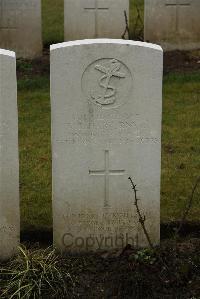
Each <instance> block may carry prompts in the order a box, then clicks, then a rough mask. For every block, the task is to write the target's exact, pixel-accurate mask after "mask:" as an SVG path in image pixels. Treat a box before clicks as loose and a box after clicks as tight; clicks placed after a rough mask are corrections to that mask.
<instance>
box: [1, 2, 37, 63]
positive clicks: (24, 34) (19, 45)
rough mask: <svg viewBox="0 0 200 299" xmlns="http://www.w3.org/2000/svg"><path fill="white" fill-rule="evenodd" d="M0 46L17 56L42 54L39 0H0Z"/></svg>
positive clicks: (27, 56) (32, 56) (28, 56)
mask: <svg viewBox="0 0 200 299" xmlns="http://www.w3.org/2000/svg"><path fill="white" fill-rule="evenodd" d="M0 47H1V48H5V49H8V50H13V51H15V52H16V54H17V57H23V58H34V57H38V56H40V55H41V54H42V29H41V0H0Z"/></svg>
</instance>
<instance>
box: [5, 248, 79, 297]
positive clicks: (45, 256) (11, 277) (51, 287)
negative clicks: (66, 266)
mask: <svg viewBox="0 0 200 299" xmlns="http://www.w3.org/2000/svg"><path fill="white" fill-rule="evenodd" d="M72 289H73V282H72V279H71V277H70V275H69V273H68V272H66V271H65V273H63V271H62V269H61V267H60V259H59V257H58V255H56V253H55V250H52V249H51V248H47V249H45V250H44V249H32V250H28V249H26V248H22V247H20V248H19V253H18V255H17V256H16V257H14V258H13V259H12V260H10V261H9V262H8V263H7V264H5V265H3V266H2V267H1V268H0V296H1V299H7V298H10V299H11V298H21V299H23V298H24V299H29V298H30V299H32V298H35V299H36V298H69V296H68V295H69V290H70V294H71V293H72V292H73V291H72ZM44 295H45V297H44Z"/></svg>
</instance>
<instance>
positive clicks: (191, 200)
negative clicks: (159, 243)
mask: <svg viewBox="0 0 200 299" xmlns="http://www.w3.org/2000/svg"><path fill="white" fill-rule="evenodd" d="M199 184H200V177H198V178H197V180H196V183H195V184H194V186H193V188H192V193H191V195H190V197H189V199H188V204H187V205H186V208H185V211H184V213H183V216H182V219H181V221H180V224H179V226H178V228H177V229H176V232H175V236H177V235H178V234H179V233H180V231H181V229H182V227H183V224H184V222H185V221H186V218H187V216H188V214H189V211H190V209H191V207H192V204H193V199H194V195H195V192H196V189H197V187H198V185H199Z"/></svg>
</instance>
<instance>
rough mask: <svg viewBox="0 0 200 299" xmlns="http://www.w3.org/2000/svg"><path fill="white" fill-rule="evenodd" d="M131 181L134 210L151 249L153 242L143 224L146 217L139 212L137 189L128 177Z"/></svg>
mask: <svg viewBox="0 0 200 299" xmlns="http://www.w3.org/2000/svg"><path fill="white" fill-rule="evenodd" d="M128 179H129V180H130V182H131V185H132V189H133V191H134V204H135V206H136V210H137V214H138V217H139V223H140V224H141V226H142V229H143V231H144V234H145V237H146V238H147V241H148V243H149V246H150V247H151V249H154V247H153V244H152V242H151V239H150V236H149V234H148V232H147V229H146V226H145V221H146V217H145V216H142V214H141V212H140V208H139V206H138V201H139V199H138V198H137V189H136V185H134V183H133V180H132V179H131V177H129V178H128Z"/></svg>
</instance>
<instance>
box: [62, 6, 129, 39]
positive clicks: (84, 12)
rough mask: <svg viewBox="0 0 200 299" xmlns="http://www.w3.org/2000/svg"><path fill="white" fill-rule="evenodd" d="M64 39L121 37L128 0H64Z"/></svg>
mask: <svg viewBox="0 0 200 299" xmlns="http://www.w3.org/2000/svg"><path fill="white" fill-rule="evenodd" d="M64 3H65V8H64V10H65V40H66V41H69V40H78V39H86V38H98V37H99V38H103V37H107V38H121V37H122V34H123V33H124V31H125V28H126V23H125V16H124V11H126V13H127V17H129V0H123V1H121V0H76V1H74V0H65V2H64Z"/></svg>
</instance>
